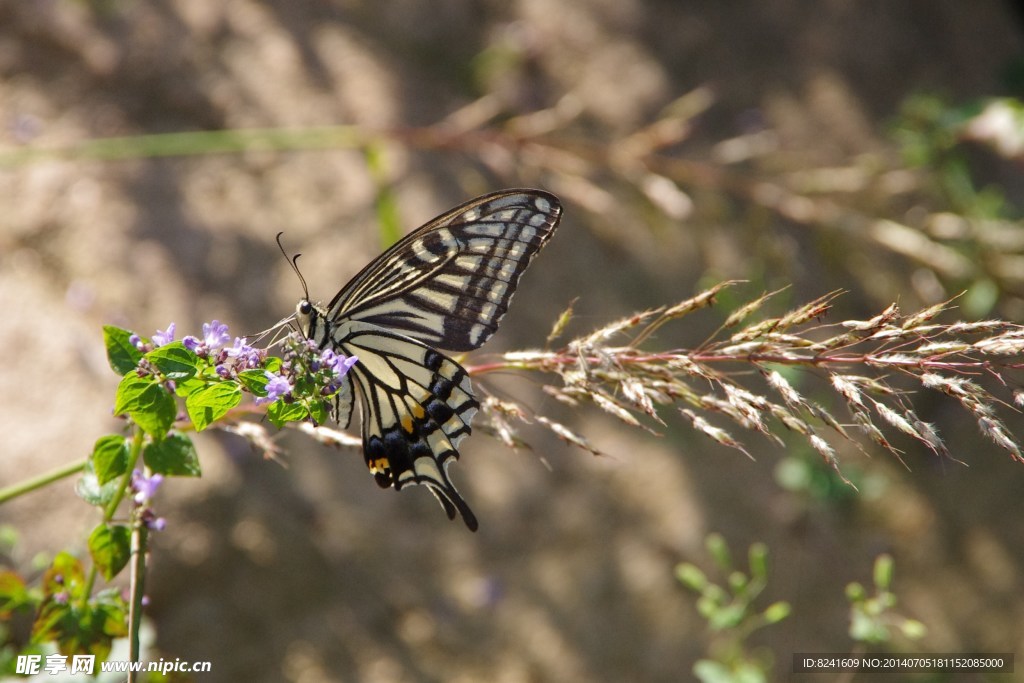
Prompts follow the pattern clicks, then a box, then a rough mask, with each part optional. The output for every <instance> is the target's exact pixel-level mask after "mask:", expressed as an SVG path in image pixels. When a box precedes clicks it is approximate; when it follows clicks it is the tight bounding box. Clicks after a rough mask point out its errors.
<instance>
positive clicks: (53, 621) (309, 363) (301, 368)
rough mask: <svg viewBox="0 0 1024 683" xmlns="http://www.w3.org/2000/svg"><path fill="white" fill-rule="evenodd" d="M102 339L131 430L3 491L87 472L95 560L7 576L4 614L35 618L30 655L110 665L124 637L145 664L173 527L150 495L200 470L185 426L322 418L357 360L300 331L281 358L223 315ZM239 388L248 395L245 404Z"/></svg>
mask: <svg viewBox="0 0 1024 683" xmlns="http://www.w3.org/2000/svg"><path fill="white" fill-rule="evenodd" d="M104 341H105V344H106V349H107V358H108V360H109V362H110V367H111V368H112V369H113V370H114V371H115V372H116V373H118V374H119V375H120V376H121V382H120V384H119V385H118V388H117V393H116V396H115V399H114V414H115V415H118V416H122V417H124V418H125V429H124V431H123V432H120V433H116V434H108V435H105V436H101V437H100V438H99V439H97V440H96V444H95V446H94V448H93V451H92V453H91V455H90V456H89V457H88V458H87V459H86V461H85V462H84V463H81V462H80V463H77V464H76V465H75V466H73V467H67V468H63V469H62V470H61V471H60V472H56V473H51V474H50V475H44V476H42V477H38V478H36V479H33V480H31V481H28V482H25V483H23V484H20V485H18V486H14V487H10V488H8V489H5V490H4V491H2V492H0V502H3V501H5V500H8V499H10V498H13V497H15V496H18V495H21V494H23V493H26V492H28V491H31V490H34V489H36V488H39V487H41V486H44V485H46V484H49V483H51V482H53V481H55V480H57V479H59V478H62V477H63V476H69V475H72V474H77V473H80V474H81V478H80V479H79V481H78V484H77V487H76V492H77V493H78V495H79V497H80V498H82V499H83V500H84V501H85V502H86V503H88V504H90V505H93V506H95V507H96V508H98V510H99V516H100V521H99V523H98V524H97V525H96V526H95V527H94V528H93V530H92V532H91V533H90V535H89V538H88V544H87V547H88V549H89V555H90V559H91V562H88V563H86V562H83V561H82V560H81V559H80V558H77V557H75V556H74V555H72V554H70V553H68V552H63V551H62V552H59V553H57V555H56V556H55V557H54V559H53V561H52V562H51V563H50V565H49V566H48V568H46V570H45V571H44V572H43V573H42V576H41V579H40V581H39V585H37V586H30V585H29V584H28V582H26V581H25V580H24V579H23V578H22V577H21V576H20V575H18V574H17V573H15V572H13V571H2V572H0V620H4V621H6V620H8V619H9V618H10V617H11V616H12V615H13V614H14V613H17V612H23V613H26V612H27V613H32V614H34V615H35V616H34V621H33V624H32V629H31V636H30V644H29V648H28V649H23V650H22V651H21V652H22V653H23V654H28V653H30V652H31V653H33V654H35V653H38V647H39V646H41V645H43V644H45V643H53V644H55V645H56V647H57V650H58V652H59V653H60V654H62V655H66V656H70V655H94V656H95V657H96V658H97V659H99V660H100V661H104V660H106V658H107V657H108V655H109V654H110V649H111V646H112V643H113V640H114V639H115V638H120V637H126V636H127V637H129V639H130V640H129V646H130V657H131V659H132V661H138V659H139V627H140V624H141V612H142V606H143V599H144V583H145V582H144V576H145V569H146V553H147V545H148V543H147V541H148V536H149V534H150V533H152V532H159V531H161V530H163V529H164V527H165V525H166V521H165V520H164V518H163V517H160V516H158V515H157V513H156V512H155V510H154V508H153V505H152V500H153V497H154V495H155V494H156V492H157V490H158V488H159V487H160V484H161V483H162V481H163V480H164V478H165V477H171V476H180V477H198V476H200V472H201V469H200V465H199V457H198V454H197V453H196V450H195V447H194V446H193V444H192V440H191V439H190V438H189V436H188V435H187V432H189V431H202V430H204V429H206V428H208V427H210V426H211V425H214V424H217V423H221V422H224V423H225V424H227V423H233V422H234V421H236V420H237V418H238V417H239V415H234V414H232V413H233V412H238V413H245V412H249V411H251V412H258V413H261V414H265V415H266V416H267V419H268V420H270V422H272V423H273V424H275V425H277V426H279V427H280V426H283V425H285V424H287V423H291V422H313V423H321V422H324V421H326V419H327V416H328V411H329V406H330V403H331V402H332V401H333V399H334V397H335V396H336V395H337V393H338V392H339V391H340V389H341V386H342V384H343V383H342V382H341V378H342V377H343V376H344V375H345V373H347V372H348V370H349V369H350V368H351V367H352V365H353V364H354V363H355V361H356V358H355V357H344V356H341V355H339V354H336V353H334V352H333V351H332V350H330V349H328V350H325V351H322V352H321V351H320V350H319V349H316V348H315V347H314V346H312V345H310V344H309V343H308V342H307V341H305V340H303V339H301V337H299V336H298V335H297V334H293V335H290V336H288V337H286V338H285V340H284V342H283V345H282V347H283V353H282V355H281V357H277V356H272V355H269V353H268V349H257V348H255V347H253V346H250V345H249V344H248V343H247V341H246V340H245V339H242V338H235V339H234V340H232V338H231V337H230V336H229V335H228V331H227V325H224V324H222V323H219V322H218V321H216V320H214V321H213V322H212V323H209V324H204V325H203V338H202V339H199V338H196V337H191V336H189V337H185V339H184V340H182V341H176V340H175V339H174V324H173V323H172V324H171V325H170V326H169V327H168V328H167V330H163V331H158V332H157V333H156V334H154V335H153V337H152V338H151V339H145V338H142V337H140V336H139V335H137V334H133V333H132V332H130V331H128V330H123V329H120V328H117V327H111V326H108V327H105V328H104ZM244 394H249V395H250V396H251V397H252V401H251V403H250V405H248V406H243V405H242V401H243V395H244ZM234 431H237V432H240V433H243V434H247V435H252V434H256V433H262V432H261V431H260V430H248V431H246V430H240V429H237V428H236V429H235V430H234ZM264 442H266V440H264ZM123 503H126V504H123ZM126 569H127V570H128V573H129V578H128V584H129V589H128V591H127V594H123V593H122V592H121V590H120V589H118V588H117V587H115V586H113V585H108V587H106V588H104V589H102V590H98V591H96V590H94V589H95V587H96V582H97V580H98V579H99V578H100V577H102V579H103V581H105V582H106V583H107V584H111V583H112V582H113V581H114V580H115V579H116V578H117V577H118V576H119V575H121V573H122V572H123V571H124V570H126ZM11 655H12V653H11V652H9V651H7V652H5V653H4V656H3V657H2V661H6V662H8V663H9V662H10V660H11V659H13V657H12V656H11ZM9 673H13V672H9Z"/></svg>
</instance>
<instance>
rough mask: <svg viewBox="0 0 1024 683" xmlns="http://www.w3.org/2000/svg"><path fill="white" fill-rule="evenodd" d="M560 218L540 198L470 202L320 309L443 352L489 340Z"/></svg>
mask: <svg viewBox="0 0 1024 683" xmlns="http://www.w3.org/2000/svg"><path fill="white" fill-rule="evenodd" d="M561 214H562V207H561V204H560V203H559V201H558V199H557V198H556V197H555V196H554V195H552V194H549V193H547V192H543V191H540V190H504V191H502V192H496V193H493V194H488V195H484V196H482V197H478V198H476V199H473V200H471V201H469V202H467V203H465V204H463V205H462V206H459V207H457V208H455V209H452V210H451V211H449V212H447V213H445V214H443V215H441V216H438V217H437V218H435V219H434V220H432V221H430V222H429V223H427V224H426V225H424V226H423V227H421V228H419V229H418V230H416V231H414V232H412V233H410V234H409V235H407V236H406V237H405V238H404V239H402V240H401V241H399V242H398V243H397V244H395V245H394V246H393V247H391V248H390V249H388V250H387V251H386V252H385V253H384V254H382V255H381V256H380V257H378V258H377V259H375V260H374V261H373V262H372V263H370V264H369V265H368V266H366V267H365V268H364V269H363V270H362V271H361V272H360V273H359V274H358V275H356V276H355V277H354V278H353V279H352V281H351V282H350V283H349V284H348V285H347V286H345V288H344V289H342V290H341V291H340V292H338V295H337V296H335V297H334V300H333V301H331V303H330V305H329V306H328V307H327V317H328V318H329V319H330V320H335V321H339V320H358V321H362V322H367V323H370V324H372V325H377V326H379V327H382V328H385V329H389V330H393V331H395V332H401V333H402V334H405V335H407V336H409V337H412V338H413V339H417V340H419V341H421V342H424V343H426V344H429V345H431V346H433V347H435V348H438V349H443V350H445V351H453V352H459V351H470V350H472V349H475V348H478V347H479V346H480V345H481V344H483V343H484V342H486V341H487V340H488V339H490V337H491V335H492V334H494V333H495V332H496V331H497V329H498V325H499V324H500V322H501V318H502V316H504V315H505V312H506V311H507V310H508V304H509V300H510V299H511V298H512V295H513V294H514V293H515V290H516V286H517V285H518V284H519V278H520V276H521V275H522V274H523V271H524V270H526V267H527V266H528V265H529V263H530V261H531V260H532V259H533V257H534V256H536V255H537V252H538V251H540V249H541V248H542V247H543V246H544V244H545V243H547V241H548V239H549V238H550V237H551V234H552V233H553V232H554V229H555V226H556V225H558V220H559V218H560V217H561Z"/></svg>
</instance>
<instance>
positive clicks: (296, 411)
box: [267, 400, 309, 427]
mask: <svg viewBox="0 0 1024 683" xmlns="http://www.w3.org/2000/svg"><path fill="white" fill-rule="evenodd" d="M307 417H309V411H308V410H306V407H305V406H304V405H302V404H301V403H285V402H284V401H281V400H278V401H274V402H273V403H271V404H270V407H269V408H267V419H268V420H270V421H271V422H272V423H273V424H274V426H275V427H283V426H284V425H285V424H286V423H288V422H301V421H302V420H305V419H306V418H307Z"/></svg>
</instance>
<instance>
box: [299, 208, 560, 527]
mask: <svg viewBox="0 0 1024 683" xmlns="http://www.w3.org/2000/svg"><path fill="white" fill-rule="evenodd" d="M561 216H562V207H561V204H560V202H559V201H558V198H557V197H555V196H554V195H552V194H550V193H548V192H544V191H541V190H502V191H500V192H495V193H492V194H486V195H483V196H480V197H477V198H476V199H472V200H470V201H468V202H466V203H465V204H462V205H461V206H457V207H455V208H454V209H451V210H450V211H448V212H447V213H444V214H442V215H440V216H438V217H437V218H435V219H433V220H432V221H430V222H428V223H427V224H426V225H424V226H422V227H420V228H418V229H417V230H415V231H413V232H411V233H409V234H408V235H406V236H405V237H404V238H403V239H402V240H400V241H399V242H397V243H396V244H395V245H394V246H392V247H391V248H390V249H388V250H387V251H385V252H384V253H383V254H381V255H380V256H378V257H377V258H376V259H374V260H373V261H371V262H370V263H369V264H368V265H367V266H366V267H365V268H363V269H362V270H361V271H360V272H359V273H358V274H357V275H356V276H355V277H354V278H352V280H351V281H350V282H349V283H348V284H347V285H345V286H344V287H342V288H341V290H340V291H339V292H338V293H337V294H336V295H335V296H334V298H333V299H332V300H331V302H330V303H329V304H327V306H320V305H317V304H314V303H312V302H311V301H310V299H309V294H308V290H306V285H305V281H303V283H302V284H303V289H304V290H306V294H305V296H304V298H303V299H302V300H300V301H299V303H298V305H297V306H296V315H295V321H296V322H297V324H298V327H299V330H300V332H301V333H302V334H303V336H305V338H306V339H310V340H313V341H314V342H315V343H316V344H317V345H318V347H319V348H320V349H326V348H332V349H333V350H334V351H335V352H339V353H343V354H345V355H346V356H350V357H351V356H356V357H357V358H358V361H357V362H356V364H355V365H354V366H353V367H352V369H351V370H350V371H349V372H348V373H347V374H346V375H345V376H344V379H343V382H344V386H343V387H342V391H341V392H340V393H339V395H338V396H339V398H338V399H337V401H336V404H335V406H334V411H333V412H334V417H335V419H336V420H337V422H338V423H339V424H341V425H342V426H344V427H346V428H347V427H348V425H349V424H350V422H351V419H352V412H353V407H354V405H355V403H356V398H358V400H359V407H360V414H361V416H362V435H363V455H364V457H365V459H366V464H367V466H368V467H369V468H370V472H371V473H372V474H373V476H374V479H375V480H376V482H377V484H378V485H379V486H381V487H382V488H388V487H391V486H393V487H394V488H395V490H400V489H401V488H402V487H403V486H407V485H411V484H425V485H426V486H427V487H428V488H429V489H430V491H431V493H433V494H434V496H435V497H436V498H437V499H438V501H440V503H441V505H442V507H443V508H444V510H445V512H446V513H447V515H448V518H449V519H455V515H456V513H458V514H459V515H461V516H462V519H463V521H464V522H465V523H466V526H467V527H469V529H470V530H472V531H476V529H477V527H478V523H477V519H476V516H475V515H474V514H473V512H472V510H470V509H469V506H468V505H467V504H466V501H465V500H464V499H463V498H462V496H461V495H460V494H459V492H458V490H457V489H456V488H455V485H454V484H452V481H451V479H450V478H449V477H448V466H449V465H450V464H451V462H452V461H453V460H457V459H458V457H459V451H458V445H459V442H460V441H461V440H462V439H463V438H464V437H465V436H467V435H468V434H469V433H470V431H471V427H470V425H471V422H472V420H473V416H474V415H475V414H476V412H477V410H478V408H479V407H480V404H479V402H478V401H477V400H476V397H475V395H474V393H473V388H472V386H471V384H470V380H469V375H468V374H467V372H466V370H465V368H463V367H462V366H461V365H459V363H457V362H456V361H454V360H452V359H451V358H450V357H449V356H448V355H446V353H459V352H463V351H471V350H473V349H476V348H478V347H480V345H481V344H483V343H484V342H486V341H487V340H488V339H490V337H491V335H493V334H494V333H495V332H496V331H497V329H498V325H499V324H500V323H501V319H502V317H503V316H504V315H505V312H506V311H507V310H508V305H509V301H510V300H511V298H512V295H513V294H514V293H515V291H516V287H517V285H518V284H519V279H520V277H521V276H522V274H523V271H524V270H526V267H527V266H528V265H529V263H530V261H531V260H533V257H534V256H536V255H537V253H538V252H539V251H540V250H541V248H542V247H543V246H544V245H545V244H547V242H548V240H549V239H550V238H551V235H552V234H553V233H554V230H555V227H556V226H557V225H558V221H559V219H560V218H561ZM292 263H293V265H294V260H293V262H292ZM296 272H297V270H296ZM299 277H300V280H301V278H302V276H301V274H300V275H299Z"/></svg>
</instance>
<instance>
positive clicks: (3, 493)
mask: <svg viewBox="0 0 1024 683" xmlns="http://www.w3.org/2000/svg"><path fill="white" fill-rule="evenodd" d="M84 467H85V461H84V460H80V461H78V462H73V463H69V464H67V465H63V466H62V467H58V468H57V469H55V470H52V471H50V472H47V473H45V474H40V475H39V476H38V477H33V478H32V479H28V480H27V481H23V482H20V483H18V484H12V485H11V486H7V487H5V488H3V489H0V505H2V504H3V503H6V502H7V501H9V500H11V499H13V498H17V497H18V496H21V495H23V494H26V493H29V492H30V491H35V490H36V489H40V488H42V487H44V486H46V485H47V484H52V483H53V482H55V481H60V480H61V479H65V478H67V477H70V476H71V475H73V474H78V473H79V472H81V471H82V469H83V468H84Z"/></svg>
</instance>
